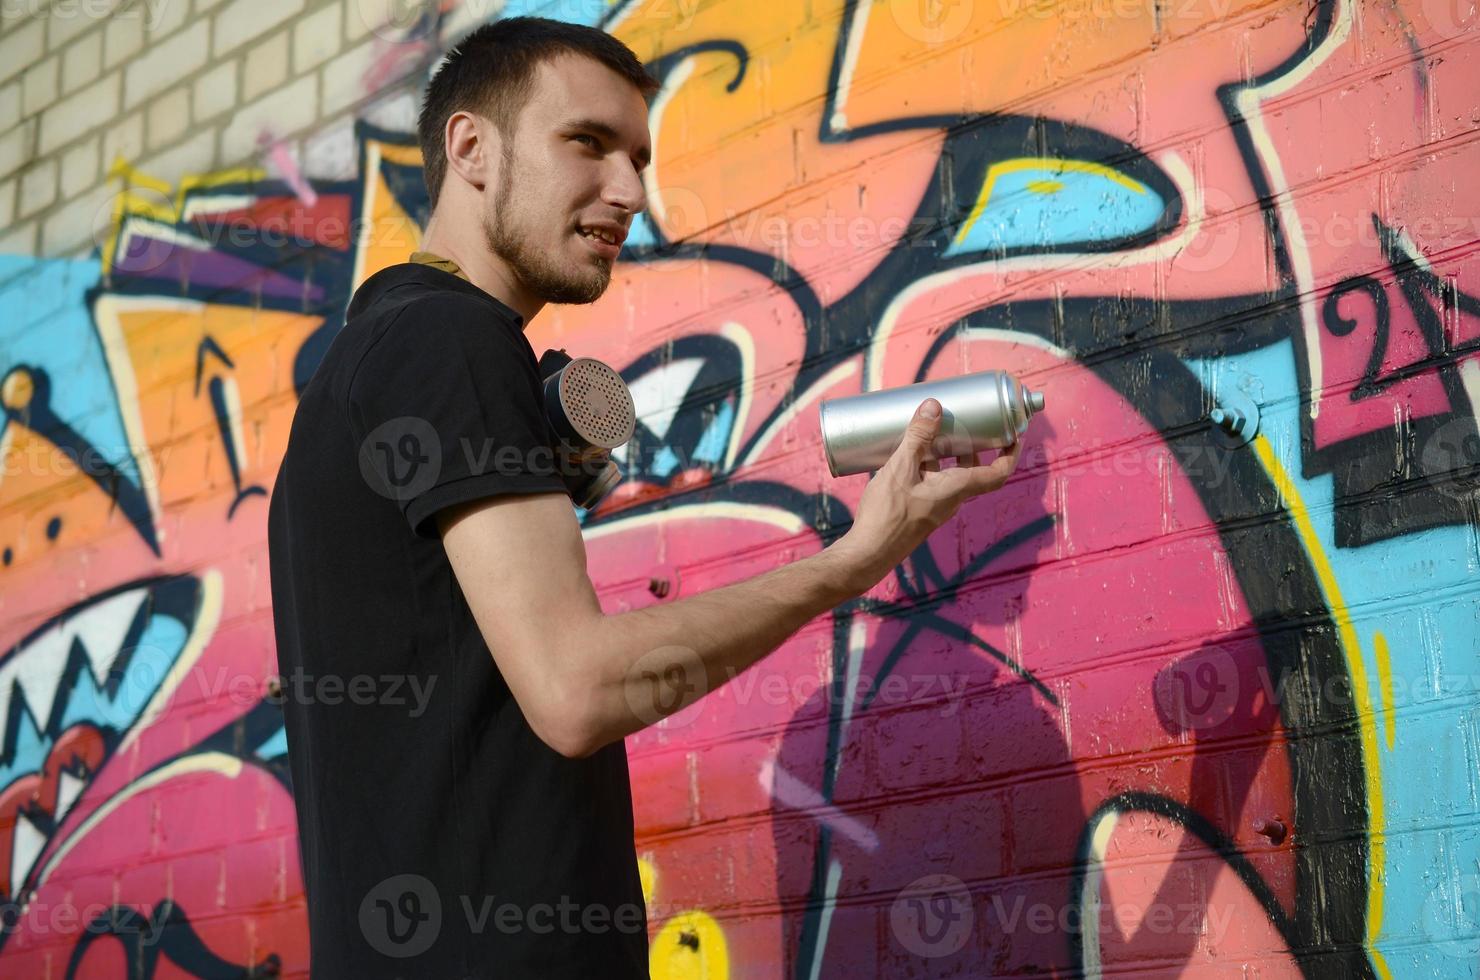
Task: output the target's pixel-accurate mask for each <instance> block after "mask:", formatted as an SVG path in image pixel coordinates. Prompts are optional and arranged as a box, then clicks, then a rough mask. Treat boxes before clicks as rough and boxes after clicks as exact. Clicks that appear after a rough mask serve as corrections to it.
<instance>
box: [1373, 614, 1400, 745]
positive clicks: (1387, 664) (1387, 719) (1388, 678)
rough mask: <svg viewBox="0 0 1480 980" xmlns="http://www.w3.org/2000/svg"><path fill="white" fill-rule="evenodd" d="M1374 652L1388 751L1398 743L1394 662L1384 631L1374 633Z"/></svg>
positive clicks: (1384, 737) (1383, 728) (1383, 731)
mask: <svg viewBox="0 0 1480 980" xmlns="http://www.w3.org/2000/svg"><path fill="white" fill-rule="evenodd" d="M1372 652H1373V654H1375V655H1376V657H1377V687H1378V690H1380V691H1381V692H1382V737H1383V739H1384V740H1386V741H1387V747H1388V751H1389V752H1391V751H1392V750H1393V744H1394V743H1395V742H1396V741H1397V738H1398V733H1397V719H1396V718H1395V717H1394V715H1393V660H1392V657H1391V656H1389V655H1388V643H1387V637H1385V636H1383V635H1382V630H1373V631H1372Z"/></svg>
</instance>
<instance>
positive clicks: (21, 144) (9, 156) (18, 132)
mask: <svg viewBox="0 0 1480 980" xmlns="http://www.w3.org/2000/svg"><path fill="white" fill-rule="evenodd" d="M35 132H36V124H35V123H34V122H32V121H30V120H27V121H25V122H23V123H21V124H20V125H19V126H15V127H13V128H11V129H10V130H8V131H6V132H3V133H0V177H9V176H10V175H11V174H13V173H15V172H16V171H17V170H19V169H21V167H22V166H24V165H25V163H26V161H27V160H29V159H31V143H32V137H33V136H34V135H35Z"/></svg>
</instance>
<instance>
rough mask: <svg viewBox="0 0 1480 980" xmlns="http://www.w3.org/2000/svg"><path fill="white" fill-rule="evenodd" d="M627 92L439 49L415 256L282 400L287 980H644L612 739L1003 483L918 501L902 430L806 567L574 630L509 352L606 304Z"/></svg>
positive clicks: (627, 814)
mask: <svg viewBox="0 0 1480 980" xmlns="http://www.w3.org/2000/svg"><path fill="white" fill-rule="evenodd" d="M654 87H655V86H654V83H653V81H652V79H651V78H650V77H648V76H647V75H646V73H645V72H644V71H643V69H642V66H641V65H640V64H639V63H638V61H637V59H636V58H635V57H634V56H633V55H632V53H631V52H630V51H629V50H628V49H627V48H626V47H624V46H623V45H622V44H620V43H619V42H617V41H616V40H614V39H613V38H611V37H609V36H607V35H605V34H603V33H602V32H600V31H596V30H591V29H588V28H583V27H575V26H571V25H566V24H560V23H556V22H551V21H544V20H538V19H531V18H515V19H510V20H506V21H500V22H498V23H495V24H493V25H490V26H487V27H484V28H481V29H479V30H477V31H475V32H474V33H473V34H472V35H470V36H469V37H468V38H466V39H465V40H464V41H463V42H462V43H461V44H459V45H458V46H457V48H456V49H455V50H454V51H452V52H451V53H450V54H449V55H448V57H447V60H446V61H445V63H444V64H443V65H442V67H441V68H440V70H439V71H438V72H437V74H436V76H435V77H434V78H433V80H432V82H431V85H430V88H429V89H428V92H427V95H426V101H425V105H424V108H423V112H422V117H421V125H420V130H421V132H420V136H421V144H422V151H423V154H424V156H425V163H426V180H427V186H428V189H429V190H430V192H431V198H432V202H433V213H432V218H431V221H430V223H429V225H428V227H427V229H426V235H425V238H424V241H423V249H424V251H423V252H421V253H418V254H417V255H415V256H413V261H412V262H410V263H406V264H403V265H398V266H394V267H392V268H389V269H386V270H384V271H382V272H380V273H378V274H377V275H375V276H372V277H371V278H370V279H369V280H368V281H366V282H365V283H364V284H363V285H362V286H361V287H360V289H359V290H358V291H357V292H356V293H355V296H354V298H353V300H352V302H351V303H350V306H349V310H348V316H347V322H346V324H345V327H344V329H343V331H342V332H341V333H340V334H339V336H338V337H337V339H336V340H335V341H334V343H333V345H332V346H331V347H330V349H329V351H328V352H327V354H326V355H325V357H324V360H323V363H322V364H321V365H320V367H319V368H318V371H317V372H316V374H315V375H314V377H313V379H312V380H311V381H310V383H309V384H308V385H307V387H306V388H305V389H304V391H303V395H302V398H301V401H300V403H299V407H298V412H297V415H296V416H295V418H294V420H293V428H292V433H291V436H290V439H289V443H288V450H287V453H286V456H285V458H284V461H283V465H282V469H281V471H280V473H279V475H278V480H277V485H276V488H275V490H274V492H273V498H272V504H271V510H270V518H269V545H270V549H271V559H272V561H271V571H272V594H273V607H274V615H275V618H276V629H277V642H278V659H279V667H280V670H281V672H282V673H283V674H284V675H285V680H286V698H285V704H284V710H285V712H286V722H287V729H288V746H289V758H290V762H291V766H292V773H293V782H294V791H295V794H296V801H297V808H298V819H299V835H300V841H301V845H302V856H303V867H304V880H305V886H306V890H307V895H308V911H309V930H310V932H309V935H310V940H311V944H312V972H313V976H314V978H315V980H338V978H354V980H369V978H379V977H416V978H435V980H452V978H459V977H479V978H484V977H514V978H538V980H554V978H565V977H570V978H576V977H580V978H586V977H593V976H599V977H603V978H623V980H625V978H636V977H646V976H647V975H648V974H647V936H646V922H645V919H644V911H643V897H642V889H641V886H640V883H639V880H638V874H637V863H636V855H635V852H634V848H633V834H632V800H631V795H630V787H629V784H628V774H627V759H626V753H625V749H624V747H623V742H622V740H623V737H624V736H626V735H628V734H630V733H632V732H634V731H637V730H638V729H640V728H642V727H643V726H644V725H645V724H648V723H651V722H653V721H655V720H657V718H658V717H659V716H661V715H663V714H668V713H671V712H673V711H676V710H678V709H680V708H682V707H684V706H685V705H686V704H688V703H690V702H691V701H693V700H695V699H696V698H697V697H698V696H700V695H701V694H702V693H703V692H705V691H709V690H713V689H714V688H715V687H717V686H718V685H720V684H722V683H723V682H725V681H726V680H728V679H730V678H731V677H732V676H733V675H734V674H735V673H737V672H739V671H741V670H743V669H744V668H746V667H747V666H749V665H750V664H752V663H754V662H755V661H757V660H759V659H760V658H762V657H764V656H765V655H766V654H767V653H769V652H771V651H772V650H774V649H775V648H776V647H777V646H779V645H780V644H781V642H782V641H783V640H785V639H786V638H787V637H788V636H790V635H791V634H792V633H794V632H795V631H796V630H797V629H799V628H800V627H801V626H802V625H803V624H805V623H806V622H807V621H808V620H810V619H812V618H813V617H815V616H817V615H819V614H821V613H824V612H826V611H827V610H828V609H830V608H831V607H833V606H834V605H837V604H838V603H840V602H843V601H845V600H847V599H849V598H851V597H854V596H857V595H860V594H861V593H863V592H864V591H866V590H867V589H868V588H870V587H871V586H872V585H873V584H874V583H875V582H877V581H878V580H879V579H880V578H882V577H883V576H884V575H885V574H886V573H887V572H888V571H889V570H890V569H892V568H893V567H894V566H895V565H896V564H897V563H898V562H899V561H901V560H903V558H904V557H905V556H906V555H908V554H909V553H910V552H911V551H912V550H913V549H914V548H915V547H916V546H917V545H918V544H920V542H921V541H922V540H923V539H924V538H925V537H926V535H928V534H929V533H930V532H931V531H932V530H934V529H935V528H936V527H938V526H939V525H940V524H941V523H943V522H944V521H945V520H947V519H948V518H949V517H950V516H951V515H952V514H954V513H955V512H956V510H957V508H959V506H960V505H961V503H962V502H963V501H964V500H966V499H967V498H968V497H971V496H974V495H976V494H978V493H982V492H985V491H988V490H993V489H996V488H997V487H999V486H1001V485H1002V483H1003V482H1005V481H1006V479H1007V477H1008V475H1009V474H1010V473H1011V471H1012V469H1013V467H1014V466H1015V465H1016V459H1017V456H1016V451H1015V450H1014V451H1013V452H1010V453H1008V454H1004V455H1003V456H1002V457H1000V458H998V459H997V460H996V461H994V462H993V463H991V464H990V465H977V466H960V467H957V468H953V469H947V470H945V471H940V470H939V466H938V464H936V463H935V462H934V461H933V459H932V457H931V454H930V446H931V440H932V439H933V437H934V435H935V433H936V432H937V430H938V427H939V420H938V419H936V418H931V417H927V416H926V415H925V414H924V413H923V412H922V413H921V414H919V415H917V417H916V419H915V420H914V422H913V423H912V425H911V428H910V431H909V433H908V435H907V437H906V438H905V440H904V442H903V444H902V445H901V446H900V448H899V450H898V451H897V452H896V453H895V455H894V457H893V458H892V459H891V460H890V461H889V463H888V464H887V465H886V466H885V467H884V468H883V469H882V470H881V471H880V472H879V474H878V475H877V476H875V478H874V479H873V480H872V481H871V482H870V484H869V485H868V487H867V488H866V490H865V492H864V494H863V498H862V502H861V505H860V507H859V510H858V513H857V514H856V515H855V522H854V524H853V526H852V527H851V528H850V529H849V531H848V532H847V534H845V535H844V536H843V537H842V538H841V539H839V540H838V541H836V542H834V543H833V544H832V545H831V546H830V547H828V548H827V549H825V550H824V551H822V552H820V553H818V554H816V555H813V556H811V557H809V558H806V559H803V560H801V561H798V562H795V563H793V564H791V565H787V566H785V567H782V568H777V569H775V570H773V571H771V572H769V573H766V574H764V575H761V576H758V577H756V578H753V579H751V580H749V581H746V582H741V583H739V584H736V585H732V586H728V587H726V588H723V589H716V590H714V591H712V592H708V593H705V594H702V595H695V596H692V597H687V598H684V599H680V600H678V601H676V602H673V603H666V604H663V605H661V606H654V607H651V608H648V609H642V610H638V611H635V612H630V613H624V614H621V615H613V616H608V615H604V614H603V613H602V611H601V608H600V606H599V605H598V603H597V599H596V595H595V593H594V590H593V589H592V586H591V582H590V579H589V578H588V577H587V574H586V556H585V551H584V548H583V542H582V537H581V529H580V526H579V524H578V522H577V520H576V517H575V514H574V512H573V509H572V506H571V500H570V498H569V496H568V495H567V494H566V492H565V490H564V484H563V483H562V482H561V479H560V476H559V474H558V473H556V472H554V471H553V468H552V465H551V460H552V456H551V452H550V446H551V443H552V440H553V438H554V437H553V435H552V433H551V431H550V429H549V427H548V424H547V423H546V421H545V419H544V415H543V411H542V407H541V406H542V402H541V395H540V392H541V384H540V378H539V374H538V370H537V365H536V360H535V355H534V351H533V349H532V348H531V347H530V345H529V342H528V340H527V339H526V338H525V336H524V333H523V328H524V326H525V325H526V324H528V322H529V321H530V320H531V319H532V318H533V317H534V316H535V315H536V314H538V313H539V311H540V309H541V308H542V307H543V306H544V304H546V303H551V302H553V303H589V302H592V301H594V300H595V299H596V298H597V297H599V296H600V295H601V294H602V291H603V290H604V289H605V288H606V286H607V283H608V281H609V279H610V277H611V271H612V263H613V262H614V261H615V260H616V258H617V254H618V252H619V250H620V247H621V243H622V240H623V238H624V237H625V236H626V233H627V230H628V228H629V227H630V225H631V222H632V219H633V216H634V215H636V214H637V213H638V212H639V211H640V210H642V208H643V207H644V203H645V201H644V193H643V185H642V180H641V177H640V174H641V172H642V170H643V168H644V167H645V166H646V164H647V162H648V157H649V154H650V153H651V143H650V138H649V134H648V128H647V107H646V103H645V97H646V96H650V95H651V94H652V93H653V90H654ZM925 405H926V406H933V407H934V408H935V409H936V410H938V406H937V405H936V403H935V402H934V400H933V399H931V400H927V402H926V403H925ZM819 465H821V464H820V460H819Z"/></svg>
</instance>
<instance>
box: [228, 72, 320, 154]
mask: <svg viewBox="0 0 1480 980" xmlns="http://www.w3.org/2000/svg"><path fill="white" fill-rule="evenodd" d="M317 89H318V79H317V78H316V77H315V76H313V75H305V76H304V77H302V78H300V79H298V80H297V81H295V82H293V83H292V84H290V85H287V86H285V87H283V88H280V89H278V90H277V91H276V92H273V93H272V94H271V95H268V96H265V97H263V98H261V99H258V100H257V101H256V102H254V103H252V104H251V105H249V106H246V107H245V108H243V109H242V110H240V111H239V112H237V114H236V115H235V116H233V117H232V120H231V124H230V125H229V126H227V127H226V130H225V132H223V133H222V134H221V162H222V163H223V164H224V165H226V166H235V165H236V164H238V163H241V162H243V161H245V160H248V159H250V158H253V157H255V156H256V155H257V153H258V146H257V140H258V137H259V136H261V135H262V134H263V133H267V134H270V135H271V136H273V137H275V138H278V139H281V138H283V137H285V136H292V135H293V134H295V133H297V132H299V131H301V130H304V129H307V128H308V127H309V126H310V125H312V124H313V122H314V120H315V119H316V118H317V112H316V111H315V110H316V108H317V105H318V91H317Z"/></svg>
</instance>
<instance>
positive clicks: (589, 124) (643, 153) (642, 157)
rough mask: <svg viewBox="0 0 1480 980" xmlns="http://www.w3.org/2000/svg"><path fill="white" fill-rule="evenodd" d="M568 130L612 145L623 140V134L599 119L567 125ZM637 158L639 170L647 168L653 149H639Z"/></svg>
mask: <svg viewBox="0 0 1480 980" xmlns="http://www.w3.org/2000/svg"><path fill="white" fill-rule="evenodd" d="M566 128H567V129H570V130H583V131H585V132H588V133H591V134H593V135H596V136H600V137H601V138H602V139H604V140H607V141H609V142H612V143H617V142H620V141H621V139H622V134H621V133H619V132H617V131H616V130H615V129H613V128H612V127H611V126H609V125H607V124H606V123H604V122H602V121H600V120H599V119H577V120H575V121H574V122H571V123H567V124H566ZM636 157H637V164H638V169H639V170H640V169H642V168H643V167H646V166H647V165H648V164H649V163H650V162H651V161H652V158H653V151H652V148H651V147H648V146H644V147H641V148H639V149H638V151H637V153H636Z"/></svg>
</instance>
